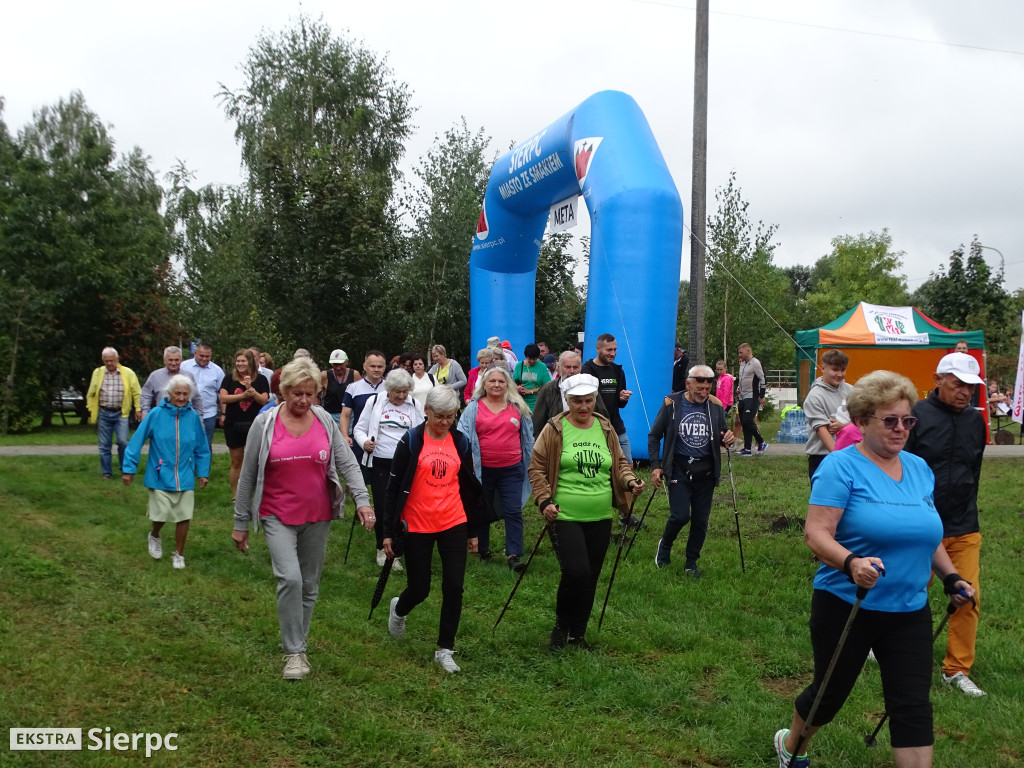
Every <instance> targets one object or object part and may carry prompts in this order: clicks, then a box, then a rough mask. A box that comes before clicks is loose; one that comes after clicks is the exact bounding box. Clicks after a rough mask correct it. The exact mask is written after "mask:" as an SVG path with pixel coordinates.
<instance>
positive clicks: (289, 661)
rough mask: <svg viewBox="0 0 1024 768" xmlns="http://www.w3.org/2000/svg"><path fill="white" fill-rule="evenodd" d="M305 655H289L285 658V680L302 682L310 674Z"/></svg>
mask: <svg viewBox="0 0 1024 768" xmlns="http://www.w3.org/2000/svg"><path fill="white" fill-rule="evenodd" d="M304 657H305V654H302V653H289V654H286V655H285V657H284V671H283V672H282V673H281V677H283V678H284V679H285V680H301V679H302V678H304V677H305V676H306V675H307V674H309V663H308V662H305V663H304V661H303V659H304Z"/></svg>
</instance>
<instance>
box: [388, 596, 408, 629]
mask: <svg viewBox="0 0 1024 768" xmlns="http://www.w3.org/2000/svg"><path fill="white" fill-rule="evenodd" d="M397 607H398V598H397V597H392V598H391V608H390V609H389V610H388V633H389V634H390V635H391V636H392V637H393V638H395V639H396V640H397V639H398V638H400V637H402V635H404V634H405V616H399V615H398V614H397V613H396V612H395V609H396V608H397Z"/></svg>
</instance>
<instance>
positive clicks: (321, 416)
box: [231, 358, 375, 680]
mask: <svg viewBox="0 0 1024 768" xmlns="http://www.w3.org/2000/svg"><path fill="white" fill-rule="evenodd" d="M319 388H320V370H319V369H318V368H317V367H316V365H315V364H314V363H313V361H312V360H310V359H309V358H299V359H298V360H293V361H292V362H290V363H289V364H288V365H286V366H285V367H284V368H282V369H281V395H282V396H283V398H284V403H283V404H282V405H279V406H277V407H275V408H273V409H271V410H269V411H265V412H264V413H261V414H260V415H259V416H257V417H256V421H255V422H253V425H252V428H251V429H250V430H249V435H248V438H247V440H246V451H245V459H244V461H243V463H242V468H241V473H240V475H239V478H238V495H237V497H236V499H235V526H234V527H235V530H234V531H233V532H232V534H231V538H232V539H233V540H234V541H235V545H236V546H237V547H238V549H239V550H241V551H242V552H246V551H248V549H249V525H250V524H252V525H253V527H254V528H257V529H258V528H259V527H262V528H263V533H264V536H265V538H266V542H267V549H268V550H269V551H270V561H271V563H273V566H274V574H275V575H276V576H277V618H278V623H279V624H280V627H281V645H282V646H283V647H284V653H285V657H284V660H285V665H284V672H283V673H282V677H284V679H285V680H301V679H302V678H303V677H305V676H306V675H307V674H309V671H310V666H309V660H308V659H307V658H306V636H307V635H308V634H309V622H310V619H312V617H313V607H314V606H315V605H316V600H317V595H318V593H319V589H320V573H321V571H322V569H323V565H324V557H325V555H326V553H327V534H328V532H329V530H330V524H331V520H332V519H334V518H338V517H340V516H341V511H342V508H343V506H344V503H345V492H344V490H343V489H342V487H341V483H340V481H339V479H338V477H339V475H340V476H341V477H344V478H345V483H346V485H348V487H349V490H350V491H351V492H352V495H353V496H354V497H355V501H356V513H357V514H358V516H359V520H360V522H361V523H362V524H363V527H364V528H366V529H367V530H370V529H372V528H373V524H374V521H375V516H374V513H373V510H372V509H371V508H370V497H369V495H368V494H367V492H366V486H365V485H364V484H363V477H362V474H361V473H360V471H359V464H358V463H356V460H355V456H353V455H352V449H351V448H349V446H348V442H347V441H346V440H345V439H344V438H342V436H341V432H340V431H339V429H338V425H337V424H336V423H335V421H334V419H333V418H332V417H331V414H329V413H328V412H327V411H325V410H324V409H323V408H321V407H320V406H318V405H313V402H314V399H315V398H316V393H317V391H318V390H319Z"/></svg>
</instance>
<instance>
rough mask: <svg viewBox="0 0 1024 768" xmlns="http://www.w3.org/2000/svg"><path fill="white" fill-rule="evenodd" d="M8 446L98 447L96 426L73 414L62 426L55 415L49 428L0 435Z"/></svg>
mask: <svg viewBox="0 0 1024 768" xmlns="http://www.w3.org/2000/svg"><path fill="white" fill-rule="evenodd" d="M130 434H134V430H132V431H131V433H130ZM8 445H96V425H95V424H82V423H81V419H78V418H77V417H74V416H72V415H71V414H68V423H67V424H62V423H61V421H60V417H59V416H57V415H54V423H53V425H51V426H49V427H43V426H41V425H39V424H37V425H36V426H34V427H33V428H32V429H31V430H30V431H28V432H25V433H23V434H17V435H15V434H9V435H0V446H8ZM115 450H116V449H115Z"/></svg>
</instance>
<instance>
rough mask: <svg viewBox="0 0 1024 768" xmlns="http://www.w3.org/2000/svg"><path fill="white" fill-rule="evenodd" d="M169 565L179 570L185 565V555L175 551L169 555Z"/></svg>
mask: <svg viewBox="0 0 1024 768" xmlns="http://www.w3.org/2000/svg"><path fill="white" fill-rule="evenodd" d="M171 565H173V566H174V567H175V568H177V569H178V570H181V569H182V568H184V567H185V556H184V555H179V554H178V553H177V552H175V553H174V554H173V555H171Z"/></svg>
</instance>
